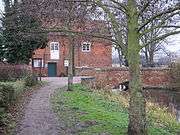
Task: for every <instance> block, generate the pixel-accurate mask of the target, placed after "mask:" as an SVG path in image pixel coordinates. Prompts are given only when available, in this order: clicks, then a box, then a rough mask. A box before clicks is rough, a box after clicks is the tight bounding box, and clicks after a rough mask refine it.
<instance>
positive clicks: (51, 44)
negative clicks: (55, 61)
mask: <svg viewBox="0 0 180 135" xmlns="http://www.w3.org/2000/svg"><path fill="white" fill-rule="evenodd" d="M55 45H57V47H58V49H55ZM50 50H51V51H59V42H51V43H50Z"/></svg>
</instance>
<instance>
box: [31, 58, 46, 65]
mask: <svg viewBox="0 0 180 135" xmlns="http://www.w3.org/2000/svg"><path fill="white" fill-rule="evenodd" d="M33 67H44V64H43V60H42V59H41V58H39V59H38V58H35V59H33Z"/></svg>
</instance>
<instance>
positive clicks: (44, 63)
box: [31, 33, 112, 77]
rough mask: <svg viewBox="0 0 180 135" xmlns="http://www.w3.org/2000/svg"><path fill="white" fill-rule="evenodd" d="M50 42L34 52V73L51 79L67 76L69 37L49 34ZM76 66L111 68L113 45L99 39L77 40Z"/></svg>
mask: <svg viewBox="0 0 180 135" xmlns="http://www.w3.org/2000/svg"><path fill="white" fill-rule="evenodd" d="M48 40H49V42H48V44H47V47H46V48H44V49H38V50H36V51H35V52H34V55H33V58H32V63H31V64H32V67H33V69H34V71H35V72H36V73H37V74H40V72H41V74H42V75H43V76H50V77H55V76H65V75H67V67H66V66H67V65H66V64H67V63H68V45H69V40H68V38H67V36H64V35H60V34H59V33H49V35H48ZM74 64H75V67H99V68H100V67H111V66H112V43H111V42H110V41H108V40H102V39H97V38H92V39H85V38H84V39H83V38H77V39H76V40H75V41H74Z"/></svg>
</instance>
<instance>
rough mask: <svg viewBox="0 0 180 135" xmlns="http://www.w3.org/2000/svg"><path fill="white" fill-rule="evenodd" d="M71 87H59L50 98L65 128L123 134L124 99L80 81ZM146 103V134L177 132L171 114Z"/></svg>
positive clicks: (89, 134)
mask: <svg viewBox="0 0 180 135" xmlns="http://www.w3.org/2000/svg"><path fill="white" fill-rule="evenodd" d="M73 90H74V91H70V92H69V91H65V88H64V90H62V89H60V90H59V91H58V92H57V93H56V94H55V95H54V96H53V97H52V99H51V101H52V104H53V109H54V110H55V112H56V113H57V115H58V116H59V118H60V121H61V123H63V124H64V130H65V131H68V132H70V133H71V134H78V135H99V134H100V135H101V134H102V135H109V134H111V135H126V133H127V127H128V110H127V107H128V104H127V101H128V100H127V98H124V96H120V95H118V98H117V95H112V94H109V93H108V94H107V93H104V92H103V93H102V92H92V90H89V89H88V88H86V87H83V86H82V85H80V84H76V85H74V86H73ZM119 97H122V98H119ZM148 106H149V107H148V109H147V110H148V121H149V125H148V132H149V134H150V135H177V134H178V132H179V131H180V125H179V124H178V123H176V121H175V118H174V117H173V116H171V115H170V114H168V113H166V112H165V110H163V109H160V108H158V109H157V108H156V107H155V106H154V105H153V106H152V105H148ZM158 112H159V113H158ZM164 122H165V123H164Z"/></svg>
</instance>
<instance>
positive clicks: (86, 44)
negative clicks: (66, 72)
mask: <svg viewBox="0 0 180 135" xmlns="http://www.w3.org/2000/svg"><path fill="white" fill-rule="evenodd" d="M88 45H89V49H88ZM81 50H82V52H90V51H91V43H90V42H83V43H82V46H81Z"/></svg>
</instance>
